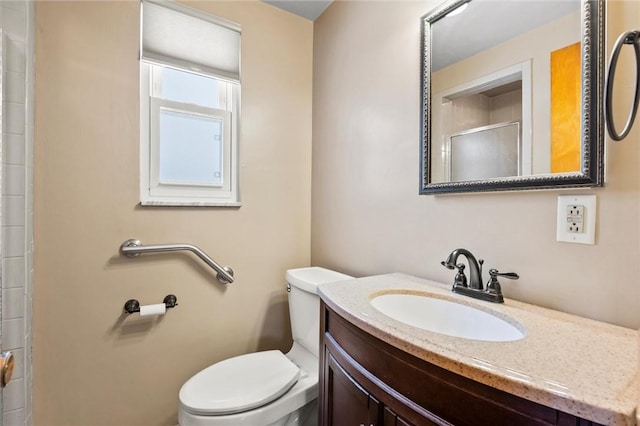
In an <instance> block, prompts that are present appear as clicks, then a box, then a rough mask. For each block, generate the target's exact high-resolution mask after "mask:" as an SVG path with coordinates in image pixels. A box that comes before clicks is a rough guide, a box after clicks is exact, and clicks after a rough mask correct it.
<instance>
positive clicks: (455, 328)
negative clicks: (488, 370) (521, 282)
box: [371, 293, 524, 342]
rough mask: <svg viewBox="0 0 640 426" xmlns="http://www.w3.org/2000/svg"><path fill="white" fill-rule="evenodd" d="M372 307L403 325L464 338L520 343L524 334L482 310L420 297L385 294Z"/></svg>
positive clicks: (375, 299) (417, 295)
mask: <svg viewBox="0 0 640 426" xmlns="http://www.w3.org/2000/svg"><path fill="white" fill-rule="evenodd" d="M371 305H372V306H373V307H374V308H375V309H377V310H378V311H380V312H382V313H383V314H385V315H386V316H388V317H390V318H393V319H395V320H397V321H400V322H402V323H405V324H408V325H411V326H414V327H418V328H422V329H424V330H428V331H433V332H434V333H440V334H446V335H448V336H454V337H461V338H463V339H471V340H483V341H488V342H510V341H514V340H520V339H522V338H523V337H524V332H522V331H521V330H520V329H518V328H517V327H516V326H514V325H513V324H511V323H509V322H507V321H505V320H504V319H502V318H499V317H497V316H495V315H492V314H490V313H488V312H485V311H482V310H480V309H476V308H473V307H471V306H467V305H462V304H460V303H456V302H452V301H449V300H445V299H439V298H436V297H430V296H428V295H420V294H399V293H391V294H383V295H380V296H376V297H374V298H373V299H371Z"/></svg>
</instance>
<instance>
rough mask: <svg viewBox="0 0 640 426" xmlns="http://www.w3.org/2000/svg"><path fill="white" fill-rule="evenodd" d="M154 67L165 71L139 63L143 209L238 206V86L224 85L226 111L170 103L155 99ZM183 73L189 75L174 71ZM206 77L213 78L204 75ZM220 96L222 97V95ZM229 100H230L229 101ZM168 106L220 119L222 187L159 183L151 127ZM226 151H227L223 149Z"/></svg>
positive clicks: (153, 134)
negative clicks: (147, 207) (162, 110)
mask: <svg viewBox="0 0 640 426" xmlns="http://www.w3.org/2000/svg"><path fill="white" fill-rule="evenodd" d="M157 67H162V68H168V67H166V66H164V65H155V64H150V63H147V62H143V61H141V62H140V204H141V205H143V206H213V207H240V206H241V205H242V203H241V202H240V191H239V161H238V158H239V156H238V153H239V143H238V139H239V138H238V135H239V129H240V119H239V115H240V84H239V83H237V82H233V81H225V80H224V79H222V78H217V80H219V81H222V82H225V83H227V84H225V86H226V93H224V97H225V98H226V99H227V105H226V109H223V108H220V109H216V108H208V107H202V106H197V105H193V104H188V103H183V102H176V101H169V100H165V99H160V98H157V97H154V96H153V94H154V91H153V87H152V85H153V84H154V79H153V74H154V69H155V68H157ZM175 69H177V70H179V71H183V72H191V71H187V70H182V69H179V68H175ZM204 76H205V77H207V78H215V77H213V76H211V75H204ZM221 97H222V96H221ZM229 100H230V101H229ZM162 107H167V108H169V109H176V110H178V111H179V112H185V113H187V114H193V115H204V116H207V115H210V116H216V115H217V116H221V117H223V118H224V124H223V135H224V136H223V139H227V141H225V142H223V153H222V158H223V165H222V167H223V185H222V187H215V186H205V185H202V184H197V183H194V184H177V185H174V184H163V183H161V182H160V181H159V178H158V170H159V155H157V152H158V148H159V138H158V137H156V136H157V135H156V134H157V131H154V130H153V129H154V126H157V125H158V117H157V116H158V114H159V111H160V108H162ZM225 148H226V149H225Z"/></svg>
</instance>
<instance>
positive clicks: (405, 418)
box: [319, 302, 596, 426]
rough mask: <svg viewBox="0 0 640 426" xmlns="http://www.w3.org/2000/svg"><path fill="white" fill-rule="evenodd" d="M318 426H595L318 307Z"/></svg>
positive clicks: (325, 308) (322, 305) (326, 308)
mask: <svg viewBox="0 0 640 426" xmlns="http://www.w3.org/2000/svg"><path fill="white" fill-rule="evenodd" d="M320 320H321V322H320V326H321V327H320V328H321V336H320V344H321V350H320V369H321V371H320V389H319V392H320V395H319V403H320V413H319V416H320V425H323V426H330V425H331V426H342V425H344V426H354V425H355V426H358V425H365V426H370V425H374V426H383V425H384V426H394V425H397V426H405V425H469V426H471V425H473V426H478V425H491V426H498V425H505V426H507V425H508V426H514V425H574V426H596V424H595V423H592V422H590V421H588V420H584V419H580V418H577V417H575V416H573V415H570V414H567V413H563V412H561V411H558V410H555V409H553V408H549V407H545V406H543V405H540V404H537V403H534V402H531V401H528V400H525V399H523V398H520V397H517V396H514V395H511V394H509V393H506V392H503V391H500V390H498V389H495V388H492V387H490V386H487V385H484V384H482V383H479V382H476V381H474V380H471V379H468V378H466V377H463V376H460V375H458V374H455V373H452V372H450V371H448V370H445V369H443V368H440V367H438V366H436V365H434V364H432V363H429V362H427V361H424V360H422V359H420V358H417V357H415V356H413V355H410V354H408V353H406V352H404V351H402V350H400V349H398V348H396V347H394V346H391V345H389V344H388V343H386V342H384V341H382V340H380V339H378V338H376V337H374V336H372V335H370V334H369V333H367V332H365V331H363V330H361V329H360V328H358V327H356V326H354V325H353V324H351V323H350V322H349V321H347V320H346V319H344V318H343V317H341V316H340V315H338V314H337V313H336V312H335V311H333V310H332V309H330V308H329V307H328V306H327V305H325V304H324V302H323V303H321V313H320Z"/></svg>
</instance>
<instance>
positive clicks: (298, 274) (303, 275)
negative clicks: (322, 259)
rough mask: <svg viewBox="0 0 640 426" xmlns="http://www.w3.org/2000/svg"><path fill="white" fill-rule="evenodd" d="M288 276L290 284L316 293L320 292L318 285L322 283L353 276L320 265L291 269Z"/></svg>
mask: <svg viewBox="0 0 640 426" xmlns="http://www.w3.org/2000/svg"><path fill="white" fill-rule="evenodd" d="M286 277H287V282H288V283H289V284H291V285H293V286H296V287H298V288H299V289H301V290H304V291H307V292H309V293H314V294H315V293H317V292H318V290H317V287H318V286H319V285H321V284H326V283H331V282H334V281H342V280H348V279H351V278H353V277H352V276H349V275H345V274H341V273H340V272H336V271H331V270H329V269H325V268H321V267H319V266H312V267H309V268H298V269H289V270H288V271H287V274H286Z"/></svg>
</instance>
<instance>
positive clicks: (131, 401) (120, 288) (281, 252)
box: [33, 1, 313, 425]
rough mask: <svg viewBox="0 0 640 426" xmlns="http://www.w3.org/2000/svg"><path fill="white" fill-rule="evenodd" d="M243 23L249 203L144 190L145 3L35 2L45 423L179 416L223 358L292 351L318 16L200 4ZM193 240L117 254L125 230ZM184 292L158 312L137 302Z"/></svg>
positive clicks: (37, 370) (37, 381)
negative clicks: (228, 276)
mask: <svg viewBox="0 0 640 426" xmlns="http://www.w3.org/2000/svg"><path fill="white" fill-rule="evenodd" d="M193 6H194V7H197V8H200V9H204V10H207V11H209V12H212V13H214V14H216V15H218V16H220V17H223V18H226V19H229V20H232V21H235V22H238V23H239V24H241V25H242V125H241V135H240V143H241V148H240V152H241V158H240V179H241V181H240V185H241V193H242V202H243V206H242V207H241V208H240V209H223V208H218V209H216V208H154V207H149V208H142V207H140V206H139V205H138V201H139V199H138V127H139V124H138V90H139V88H138V60H137V56H138V2H135V1H129V2H38V3H37V5H36V25H37V29H36V31H37V35H36V49H37V50H36V67H37V68H36V119H35V121H36V129H35V133H36V142H35V144H36V146H35V242H36V252H35V270H36V273H35V294H34V313H33V315H34V347H35V349H34V353H33V362H34V377H35V378H34V422H35V424H42V425H45V424H46V425H100V424H103V425H106V424H111V425H127V424H128V425H162V424H164V425H173V424H175V423H176V422H177V406H178V391H179V389H180V386H181V385H182V384H183V383H184V381H186V380H187V379H188V378H189V377H190V376H191V375H193V374H194V373H195V372H197V371H199V370H200V369H202V368H204V367H206V366H208V365H209V364H211V363H213V362H214V361H218V360H220V359H223V358H226V357H228V356H231V355H236V354H240V353H245V352H248V351H254V350H256V349H268V348H279V349H282V350H286V349H288V347H289V345H290V344H291V336H290V331H289V323H288V317H287V315H288V311H287V307H286V292H285V287H284V283H285V279H284V273H285V271H286V269H287V268H290V267H300V266H305V265H308V264H309V261H310V197H311V195H310V191H311V187H310V183H311V94H312V92H311V75H312V56H311V55H312V53H311V52H312V36H313V34H312V28H313V27H312V23H311V22H309V21H306V20H304V19H302V18H297V17H295V16H294V15H290V14H288V13H285V12H283V11H280V10H279V9H276V8H273V7H271V6H268V5H266V4H264V3H259V2H256V1H243V2H241V3H239V2H201V1H200V2H194V3H193ZM133 237H136V238H139V239H141V240H142V241H143V242H146V243H148V244H153V243H171V242H185V243H193V244H195V245H197V246H199V247H200V248H202V249H203V250H204V251H206V252H207V253H208V254H210V255H211V256H212V257H213V258H214V259H216V260H217V261H218V262H220V263H221V264H223V265H229V266H231V267H233V269H234V270H235V273H236V277H237V280H236V282H234V283H233V284H231V285H229V286H227V287H225V286H223V285H221V284H219V283H218V282H217V281H216V279H215V276H214V274H213V273H212V271H211V270H210V269H208V268H207V267H205V266H204V264H203V263H202V262H200V261H199V260H197V259H196V258H195V256H193V255H191V254H165V255H148V256H144V257H141V258H138V259H134V260H132V259H124V258H121V257H119V256H118V248H119V246H120V244H121V243H122V242H123V241H124V240H126V239H128V238H133ZM169 293H174V294H176V295H177V297H178V302H179V306H178V307H177V308H175V309H173V310H171V311H169V312H168V313H167V315H166V316H165V317H162V318H158V319H157V320H152V321H145V320H140V318H136V316H135V315H134V316H131V317H123V316H121V311H122V307H123V304H124V302H125V301H126V300H127V299H129V298H137V299H139V300H140V302H141V303H143V304H150V303H160V302H161V301H162V299H163V297H164V296H165V295H166V294H169Z"/></svg>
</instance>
